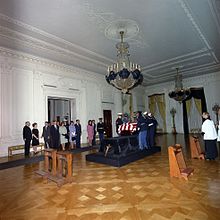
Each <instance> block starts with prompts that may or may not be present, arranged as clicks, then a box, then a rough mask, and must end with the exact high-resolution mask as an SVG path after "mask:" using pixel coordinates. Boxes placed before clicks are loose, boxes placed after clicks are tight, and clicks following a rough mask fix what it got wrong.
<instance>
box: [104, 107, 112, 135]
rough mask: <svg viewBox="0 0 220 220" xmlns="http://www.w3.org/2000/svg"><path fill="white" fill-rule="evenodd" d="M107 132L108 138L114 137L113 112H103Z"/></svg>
mask: <svg viewBox="0 0 220 220" xmlns="http://www.w3.org/2000/svg"><path fill="white" fill-rule="evenodd" d="M103 115H104V125H105V132H106V136H107V137H108V138H110V137H112V111H111V110H103Z"/></svg>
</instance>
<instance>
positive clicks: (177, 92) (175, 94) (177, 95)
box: [169, 68, 191, 103]
mask: <svg viewBox="0 0 220 220" xmlns="http://www.w3.org/2000/svg"><path fill="white" fill-rule="evenodd" d="M176 71H177V75H176V80H175V89H174V91H172V92H170V93H169V97H170V98H172V99H175V100H176V101H178V102H179V103H182V101H184V100H185V99H186V98H188V97H189V95H190V93H191V92H190V89H184V88H183V83H182V75H180V74H179V68H176Z"/></svg>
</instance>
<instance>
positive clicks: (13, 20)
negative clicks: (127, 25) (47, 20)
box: [0, 13, 113, 66]
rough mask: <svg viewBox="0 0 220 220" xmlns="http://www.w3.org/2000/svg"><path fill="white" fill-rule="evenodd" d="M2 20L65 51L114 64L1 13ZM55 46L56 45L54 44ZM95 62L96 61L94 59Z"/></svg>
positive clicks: (105, 58)
mask: <svg viewBox="0 0 220 220" xmlns="http://www.w3.org/2000/svg"><path fill="white" fill-rule="evenodd" d="M0 20H3V21H7V22H9V23H10V24H13V25H16V26H17V27H22V28H24V29H25V30H29V31H31V32H34V33H35V34H37V35H41V36H43V37H45V38H47V39H49V40H50V41H55V42H57V43H58V44H59V45H63V46H62V48H65V49H67V50H68V51H72V52H73V51H75V50H76V51H79V52H81V54H83V53H84V55H82V56H83V57H86V55H87V56H88V55H90V56H93V57H96V58H100V59H103V60H105V61H106V62H113V60H111V59H109V58H107V57H105V56H102V55H100V54H97V53H95V52H92V51H90V50H88V49H85V48H83V47H80V46H79V45H76V44H73V43H70V42H68V41H66V40H64V39H61V38H59V37H56V36H54V35H52V34H49V33H47V32H45V31H42V30H40V29H38V28H35V27H33V26H31V25H28V24H25V23H23V22H21V21H18V20H16V19H13V18H10V17H8V16H6V15H4V14H2V13H0ZM11 31H12V30H11ZM14 32H16V31H14ZM17 33H19V32H17ZM21 35H23V34H21ZM26 36H27V35H26ZM42 42H43V41H42ZM44 42H45V43H46V40H45V41H44ZM53 45H54V44H53ZM90 59H91V58H90ZM94 60H95V59H94ZM96 60H97V59H96ZM106 66H107V65H106Z"/></svg>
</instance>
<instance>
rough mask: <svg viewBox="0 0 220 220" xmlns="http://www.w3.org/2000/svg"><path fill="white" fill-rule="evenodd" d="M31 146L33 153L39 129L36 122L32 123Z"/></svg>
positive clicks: (35, 148)
mask: <svg viewBox="0 0 220 220" xmlns="http://www.w3.org/2000/svg"><path fill="white" fill-rule="evenodd" d="M32 127H33V129H32V146H33V150H34V154H36V153H37V146H38V145H39V130H38V129H37V123H33V124H32Z"/></svg>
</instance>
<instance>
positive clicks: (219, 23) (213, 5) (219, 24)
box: [207, 0, 220, 35]
mask: <svg viewBox="0 0 220 220" xmlns="http://www.w3.org/2000/svg"><path fill="white" fill-rule="evenodd" d="M207 1H208V4H209V7H210V11H211V13H212V16H213V19H214V21H215V24H216V28H217V30H218V33H219V35H220V3H218V4H219V7H218V6H217V2H219V1H217V0H212V1H211V0H207Z"/></svg>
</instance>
